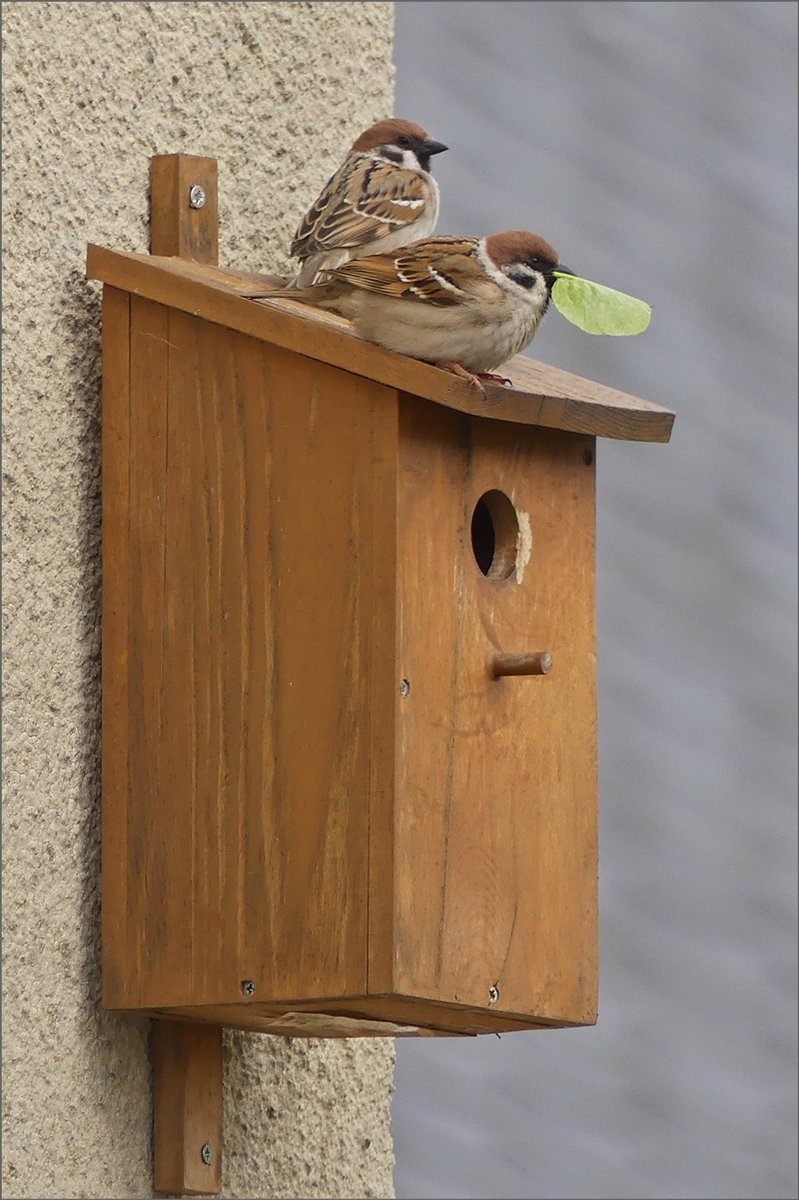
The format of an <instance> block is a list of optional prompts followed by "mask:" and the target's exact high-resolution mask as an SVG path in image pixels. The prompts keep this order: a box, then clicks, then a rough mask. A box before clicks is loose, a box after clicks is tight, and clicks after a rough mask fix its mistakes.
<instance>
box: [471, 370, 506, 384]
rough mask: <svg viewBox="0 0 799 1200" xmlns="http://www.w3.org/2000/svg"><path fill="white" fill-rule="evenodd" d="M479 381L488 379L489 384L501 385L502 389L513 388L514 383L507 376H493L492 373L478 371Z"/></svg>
mask: <svg viewBox="0 0 799 1200" xmlns="http://www.w3.org/2000/svg"><path fill="white" fill-rule="evenodd" d="M477 377H478V379H487V380H488V381H489V383H499V384H501V385H502V387H513V381H512V380H510V379H508V377H507V376H506V375H492V374H491V372H490V371H478V372H477Z"/></svg>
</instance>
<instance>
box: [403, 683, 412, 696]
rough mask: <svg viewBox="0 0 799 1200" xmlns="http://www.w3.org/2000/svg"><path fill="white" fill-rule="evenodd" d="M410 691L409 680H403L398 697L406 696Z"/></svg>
mask: <svg viewBox="0 0 799 1200" xmlns="http://www.w3.org/2000/svg"><path fill="white" fill-rule="evenodd" d="M410 690H411V681H410V679H403V681H402V683H401V684H400V695H401V696H407V695H409V694H410Z"/></svg>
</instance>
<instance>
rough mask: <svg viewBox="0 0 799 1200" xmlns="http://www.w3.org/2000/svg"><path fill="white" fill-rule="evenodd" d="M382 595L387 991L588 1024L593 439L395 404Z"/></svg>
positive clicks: (592, 902)
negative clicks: (385, 592)
mask: <svg viewBox="0 0 799 1200" xmlns="http://www.w3.org/2000/svg"><path fill="white" fill-rule="evenodd" d="M397 594H398V613H397V674H398V675H399V676H400V679H401V683H400V699H399V702H398V708H397V747H396V754H397V758H396V763H397V767H396V770H397V775H396V783H395V799H394V806H395V807H394V822H395V824H394V836H395V845H394V850H395V862H394V871H395V884H394V886H395V906H396V907H395V938H396V945H395V965H394V988H395V990H396V991H397V992H399V993H401V994H410V995H416V996H425V997H429V998H431V999H435V1000H437V1001H439V1002H443V1003H446V1004H449V1005H464V1006H469V1007H479V1008H485V1009H490V1010H492V1011H494V1012H496V1013H497V1015H499V1013H504V1014H506V1015H509V1016H510V1015H513V1014H516V1015H519V1016H524V1017H526V1018H528V1019H533V1020H540V1021H541V1022H542V1023H546V1022H547V1021H553V1022H555V1021H558V1022H560V1021H566V1022H569V1021H574V1022H579V1023H585V1022H591V1021H593V1020H594V1019H595V1015H596V967H597V963H596V959H597V913H596V909H597V896H596V891H597V862H596V853H597V846H596V774H597V770H596V718H595V714H596V698H595V632H594V439H593V438H591V437H587V436H584V435H579V434H571V433H565V432H562V431H557V430H550V429H543V428H538V427H535V426H519V425H514V424H511V423H508V422H503V421H489V420H485V419H480V418H475V417H469V416H465V415H464V414H462V413H457V412H453V411H451V410H449V409H446V408H442V407H440V406H437V405H431V404H428V403H425V402H424V401H422V400H419V399H417V398H415V397H409V396H405V397H403V400H402V404H401V407H400V436H399V470H398V500H397ZM503 655H506V656H510V657H509V658H508V659H506V660H503V659H502V658H501V656H503ZM517 655H527V656H528V659H527V662H526V666H527V667H528V668H529V667H532V669H533V670H536V669H538V670H539V671H540V670H541V669H542V667H543V668H544V669H545V668H546V667H547V666H550V663H551V666H550V669H549V670H546V672H545V673H534V674H523V675H503V674H496V671H497V666H498V665H499V668H500V669H501V668H502V664H503V661H504V662H505V665H506V666H507V665H508V663H509V664H510V666H511V667H514V666H518V660H517V659H516V658H515V657H514V656H517ZM547 655H548V656H550V657H549V659H547V658H546V657H545V656H547Z"/></svg>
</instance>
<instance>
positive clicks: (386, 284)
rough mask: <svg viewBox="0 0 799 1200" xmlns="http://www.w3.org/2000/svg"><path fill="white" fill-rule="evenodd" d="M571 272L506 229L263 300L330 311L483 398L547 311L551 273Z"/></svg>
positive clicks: (379, 260)
mask: <svg viewBox="0 0 799 1200" xmlns="http://www.w3.org/2000/svg"><path fill="white" fill-rule="evenodd" d="M556 270H557V271H558V272H560V273H561V274H564V275H572V274H573V272H572V271H570V270H569V269H568V268H567V267H564V266H563V264H562V263H560V262H559V261H558V254H557V251H556V250H553V248H552V247H551V246H550V245H549V243H548V242H545V241H544V239H543V238H542V237H539V236H538V235H537V234H535V233H528V232H527V231H526V230H519V229H509V230H505V231H504V232H502V233H493V234H491V235H490V236H489V237H484V238H479V239H478V238H471V237H433V238H427V239H423V240H421V241H417V242H412V243H411V244H410V245H409V246H405V247H404V248H403V249H402V250H400V251H399V252H398V253H397V254H373V255H370V256H368V257H366V258H357V259H353V260H352V261H351V262H348V263H345V264H343V265H342V266H340V267H336V268H335V269H334V270H332V271H331V272H330V274H329V278H328V280H327V281H326V282H324V283H320V284H316V285H315V286H312V287H307V288H297V289H296V290H294V291H292V292H289V293H287V292H285V291H270V292H260V293H258V295H257V296H251V299H261V298H265V297H272V298H276V297H280V296H282V297H283V298H284V299H291V300H299V301H301V302H302V303H306V304H313V305H316V306H318V307H320V308H330V309H334V310H335V311H336V312H338V313H341V315H342V316H344V317H347V318H348V319H349V320H350V321H352V323H353V325H354V326H355V328H356V329H357V331H358V332H359V333H360V334H361V336H362V337H364V338H366V339H367V341H370V342H376V343H377V344H378V345H380V346H385V347H386V348H387V349H388V350H395V351H396V352H397V353H399V354H407V355H409V356H410V357H412V358H419V359H422V360H423V361H425V362H430V363H433V364H434V365H435V366H438V367H442V368H444V369H445V370H447V371H451V372H452V373H453V374H455V375H459V376H460V377H461V378H464V379H466V380H468V381H469V382H470V383H472V384H473V385H475V386H476V387H477V389H478V390H479V391H481V392H484V391H485V389H484V388H483V386H482V383H481V382H480V381H481V379H491V380H495V381H499V382H503V383H504V382H507V380H504V379H503V378H502V376H497V375H493V374H491V372H492V370H493V368H494V367H498V366H499V365H500V364H501V363H503V362H506V361H507V360H508V359H509V358H512V357H513V355H514V354H517V353H518V352H519V351H520V350H521V349H522V348H523V347H524V346H526V345H527V344H528V342H530V341H531V340H532V338H533V336H534V335H535V332H536V330H537V328H538V325H539V323H540V321H541V318H542V317H543V315H544V313H545V312H546V310H547V306H548V304H549V297H550V292H551V289H552V285H553V283H554V282H555V278H554V275H553V272H554V271H556Z"/></svg>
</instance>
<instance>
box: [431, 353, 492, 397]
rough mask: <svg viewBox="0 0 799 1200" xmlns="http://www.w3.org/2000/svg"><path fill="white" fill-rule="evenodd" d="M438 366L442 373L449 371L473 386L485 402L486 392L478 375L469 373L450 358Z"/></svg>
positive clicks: (443, 360) (437, 364)
mask: <svg viewBox="0 0 799 1200" xmlns="http://www.w3.org/2000/svg"><path fill="white" fill-rule="evenodd" d="M436 366H437V367H440V368H441V370H442V371H449V373H450V374H451V375H457V376H458V379H464V380H465V381H466V382H467V383H469V384H471V386H472V387H473V388H477V391H478V392H479V393H480V395H481V396H482V397H483V399H484V400H485V398H486V390H485V388H484V387H483V385H482V383H481V382H480V378H479V376H478V375H475V374H473V372H471V371H467V370H466V368H465V367H462V366H461V364H460V363H459V362H454V361H453V360H452V359H449V358H442V359H441V360H440V362H437V363H436Z"/></svg>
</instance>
